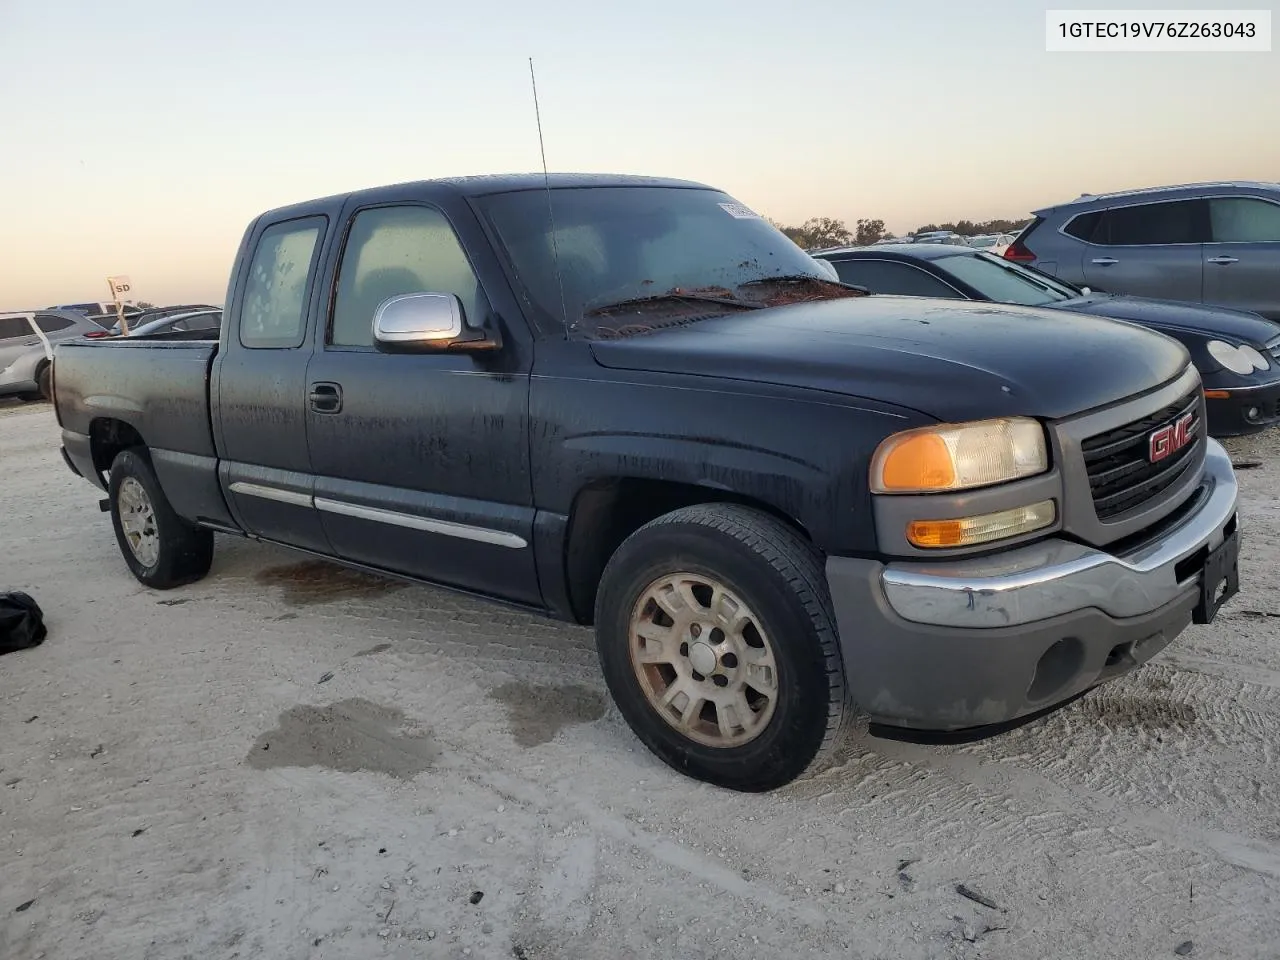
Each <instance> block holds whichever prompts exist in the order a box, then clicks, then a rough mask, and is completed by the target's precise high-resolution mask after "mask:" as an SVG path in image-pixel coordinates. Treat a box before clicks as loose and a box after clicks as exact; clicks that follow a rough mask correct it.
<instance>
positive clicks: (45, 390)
mask: <svg viewBox="0 0 1280 960" xmlns="http://www.w3.org/2000/svg"><path fill="white" fill-rule="evenodd" d="M36 386H37V387H38V389H39V392H40V398H41V399H43V400H46V401H48V402H49V403H52V402H53V364H51V363H46V364H45V365H44V366H43V367H41V368H40V372H39V373H38V374H36Z"/></svg>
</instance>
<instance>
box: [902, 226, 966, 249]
mask: <svg viewBox="0 0 1280 960" xmlns="http://www.w3.org/2000/svg"><path fill="white" fill-rule="evenodd" d="M912 242H913V243H947V244H953V245H955V246H959V247H963V246H964V245H965V240H964V237H962V236H960V234H958V233H952V232H951V231H949V230H931V231H930V232H929V233H917V234H916V237H915V240H914V241H912Z"/></svg>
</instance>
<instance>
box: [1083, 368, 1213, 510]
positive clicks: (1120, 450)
mask: <svg viewBox="0 0 1280 960" xmlns="http://www.w3.org/2000/svg"><path fill="white" fill-rule="evenodd" d="M1187 413H1193V414H1194V415H1195V417H1196V419H1195V421H1194V422H1193V426H1192V440H1191V442H1189V443H1187V444H1186V445H1185V446H1184V447H1182V449H1180V450H1177V451H1175V452H1174V453H1173V454H1171V455H1170V456H1168V457H1166V458H1165V459H1162V460H1158V461H1156V462H1154V463H1153V462H1152V461H1151V459H1150V438H1151V434H1152V433H1153V432H1154V431H1156V430H1158V429H1160V428H1161V427H1165V426H1169V425H1171V424H1173V423H1175V422H1177V421H1178V420H1179V419H1180V418H1182V417H1183V416H1185V415H1186V414H1187ZM1204 430H1205V424H1204V422H1203V419H1202V417H1201V416H1200V389H1199V388H1197V389H1195V390H1193V391H1191V392H1190V393H1187V394H1185V395H1184V396H1182V397H1181V398H1179V399H1178V400H1177V401H1175V402H1174V403H1171V404H1169V405H1167V406H1165V407H1162V408H1161V409H1159V410H1157V411H1155V412H1154V413H1152V414H1150V415H1149V416H1145V417H1142V418H1141V419H1139V420H1134V421H1132V422H1130V423H1127V424H1125V425H1124V426H1122V427H1118V428H1116V429H1114V430H1108V431H1107V432H1105V433H1099V434H1096V435H1094V436H1092V437H1089V438H1087V439H1085V440H1083V441H1082V442H1081V444H1080V450H1081V452H1082V453H1083V455H1084V463H1085V470H1086V472H1087V473H1088V475H1089V488H1090V491H1091V493H1092V495H1093V506H1094V511H1095V512H1096V513H1097V516H1098V519H1099V520H1102V521H1107V520H1113V519H1115V518H1117V517H1121V516H1123V515H1124V514H1126V513H1129V512H1130V511H1132V510H1136V509H1138V508H1140V507H1142V506H1143V505H1144V504H1146V503H1148V502H1149V501H1151V500H1153V499H1155V498H1156V497H1159V496H1160V495H1161V494H1162V493H1164V492H1165V491H1166V490H1168V489H1169V488H1170V487H1172V486H1174V484H1176V483H1177V482H1178V481H1179V480H1181V479H1182V477H1183V476H1184V475H1185V474H1186V472H1187V471H1188V470H1189V469H1191V468H1192V467H1193V466H1194V465H1195V464H1196V463H1197V462H1198V459H1199V458H1198V451H1199V450H1200V448H1201V446H1202V444H1201V443H1200V442H1199V441H1200V438H1201V434H1203V432H1204Z"/></svg>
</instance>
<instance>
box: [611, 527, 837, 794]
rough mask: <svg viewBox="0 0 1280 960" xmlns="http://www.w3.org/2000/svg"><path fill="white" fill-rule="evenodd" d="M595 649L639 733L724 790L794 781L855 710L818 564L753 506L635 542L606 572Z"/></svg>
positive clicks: (643, 532) (647, 530)
mask: <svg viewBox="0 0 1280 960" xmlns="http://www.w3.org/2000/svg"><path fill="white" fill-rule="evenodd" d="M596 644H597V649H598V652H599V655H600V663H601V667H602V668H603V670H604V675H605V680H606V682H607V683H608V685H609V690H610V692H611V693H612V695H613V698H614V701H615V702H616V703H617V705H618V708H619V710H620V711H621V712H622V715H623V717H624V718H625V719H626V721H627V723H628V724H629V725H630V726H631V729H632V730H633V731H634V732H635V734H636V736H638V737H639V738H640V740H641V741H642V742H643V743H644V744H645V745H646V746H647V747H648V748H649V749H650V750H652V751H653V752H654V753H655V754H656V755H657V756H658V757H660V758H661V759H662V760H663V761H665V762H666V763H668V764H669V765H670V766H672V767H673V768H675V769H676V770H679V771H680V772H682V773H685V774H688V775H689V776H692V777H694V778H696V779H698V780H704V781H706V782H708V783H713V784H716V785H717V786H721V787H727V788H729V789H733V790H743V791H763V790H772V789H774V788H776V787H779V786H782V785H784V784H786V783H789V782H791V781H792V780H794V779H795V778H796V777H798V776H800V775H801V774H802V773H804V772H805V771H807V770H810V769H812V768H814V767H816V766H818V765H819V764H820V763H821V762H822V761H823V760H824V759H825V758H826V756H827V754H828V752H829V751H830V750H831V748H832V747H833V746H834V745H835V744H836V743H837V742H838V740H839V737H840V734H841V732H842V731H843V728H844V724H845V719H846V716H847V714H848V713H849V705H848V700H847V695H846V692H845V683H844V672H843V669H842V666H841V662H840V653H839V642H838V639H837V633H836V628H835V620H834V615H833V613H832V610H831V600H830V596H829V595H828V592H827V586H826V578H825V576H824V573H823V569H822V560H821V557H820V555H819V554H818V552H817V551H816V550H815V549H814V547H813V546H812V545H811V544H810V543H808V542H807V541H806V540H805V539H804V538H803V537H801V536H800V535H799V534H798V533H797V532H796V531H794V530H792V529H791V528H790V527H788V526H786V525H785V524H783V523H782V522H780V521H778V520H776V519H774V518H773V517H771V516H769V515H768V514H765V513H762V512H760V511H758V510H753V509H750V508H747V507H742V506H738V505H733V504H705V505H698V506H693V507H686V508H684V509H681V510H676V511H674V512H672V513H669V514H666V515H665V516H662V517H659V518H658V519H656V520H654V521H652V522H650V523H648V524H646V525H645V526H643V527H641V528H640V529H639V530H637V531H636V532H635V533H634V534H632V535H631V536H630V537H628V538H627V540H626V541H624V542H623V544H622V546H620V547H619V548H618V550H617V552H616V553H615V554H614V555H613V557H612V558H611V559H610V560H609V563H608V565H607V566H606V568H605V571H604V574H603V576H602V578H601V583H600V590H599V593H598V595H597V598H596Z"/></svg>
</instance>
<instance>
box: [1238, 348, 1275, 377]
mask: <svg viewBox="0 0 1280 960" xmlns="http://www.w3.org/2000/svg"><path fill="white" fill-rule="evenodd" d="M1239 349H1240V352H1241V353H1243V354H1244V355H1245V356H1246V357H1248V358H1249V362H1250V363H1252V364H1253V369H1255V370H1257V371H1258V372H1259V373H1262V372H1263V371H1264V370H1269V369H1270V368H1271V364H1270V363H1269V362H1268V361H1267V356H1266V354H1264V353H1261V352H1259V351H1258V350H1255V349H1254V348H1253V347H1251V346H1249V345H1248V344H1245V345H1244V346H1242V347H1240V348H1239Z"/></svg>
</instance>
